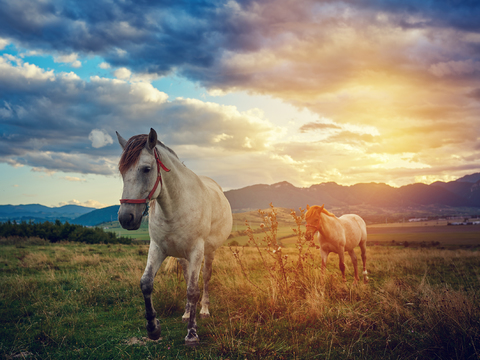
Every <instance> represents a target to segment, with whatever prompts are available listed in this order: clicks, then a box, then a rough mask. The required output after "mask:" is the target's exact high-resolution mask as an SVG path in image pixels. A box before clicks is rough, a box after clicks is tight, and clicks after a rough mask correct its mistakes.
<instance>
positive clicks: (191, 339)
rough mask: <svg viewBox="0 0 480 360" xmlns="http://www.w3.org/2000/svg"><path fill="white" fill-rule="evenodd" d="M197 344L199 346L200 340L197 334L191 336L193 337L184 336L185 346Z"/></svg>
mask: <svg viewBox="0 0 480 360" xmlns="http://www.w3.org/2000/svg"><path fill="white" fill-rule="evenodd" d="M189 336H190V337H189ZM198 344H200V338H199V337H198V335H197V334H193V335H191V334H189V335H187V336H185V345H186V346H197V345H198Z"/></svg>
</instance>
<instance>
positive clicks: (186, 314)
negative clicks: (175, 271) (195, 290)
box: [177, 259, 191, 322]
mask: <svg viewBox="0 0 480 360" xmlns="http://www.w3.org/2000/svg"><path fill="white" fill-rule="evenodd" d="M177 261H178V262H179V263H180V265H181V266H182V270H183V277H184V279H185V284H187V286H188V266H189V263H188V261H187V260H186V259H177ZM190 307H191V304H190V302H189V301H188V298H187V302H186V305H185V312H184V314H183V316H182V322H188V319H190Z"/></svg>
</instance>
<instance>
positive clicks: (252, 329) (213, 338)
mask: <svg viewBox="0 0 480 360" xmlns="http://www.w3.org/2000/svg"><path fill="white" fill-rule="evenodd" d="M282 216H283V215H282V214H279V216H278V218H279V219H282ZM285 221H287V220H285ZM290 223H291V225H290V232H291V233H294V234H295V232H296V231H297V230H294V229H296V228H297V227H296V225H295V222H293V221H292V220H290ZM257 225H260V223H257V224H254V225H251V224H248V226H250V227H251V229H253V230H255V231H252V232H247V235H246V236H247V238H249V237H251V236H253V238H254V239H255V241H256V243H258V244H260V245H261V244H262V241H263V239H265V238H266V237H268V236H271V235H272V234H271V233H269V232H268V231H270V230H268V229H267V230H266V231H265V232H257V231H256V229H257ZM282 225H283V224H282ZM248 226H247V225H245V227H244V228H242V229H241V230H245V229H248ZM237 231H238V230H237ZM453 234H454V233H453ZM297 235H298V234H297ZM300 235H301V234H300ZM390 235H391V234H388V236H390ZM274 236H277V235H275V234H274ZM386 236H387V235H386ZM419 236H420V235H419ZM279 237H280V236H279ZM453 238H454V239H455V242H456V244H457V245H459V242H458V238H457V237H456V235H453ZM232 239H235V237H232ZM232 239H229V241H232ZM299 239H300V236H297V238H296V240H295V239H294V240H291V239H290V240H291V241H292V242H291V243H290V245H289V246H286V247H283V248H282V249H281V252H280V257H279V258H275V256H276V254H278V253H275V254H272V253H271V252H270V253H269V252H268V251H267V250H268V249H269V246H268V245H265V246H259V247H258V248H257V247H256V246H254V244H252V243H251V241H250V243H249V245H250V246H246V247H241V246H239V247H228V246H224V247H222V248H220V249H219V250H218V251H217V255H216V259H215V261H214V269H213V277H212V281H211V285H210V294H211V295H210V301H211V305H210V312H211V314H212V316H211V317H210V318H208V319H199V320H198V334H199V336H200V340H201V343H200V345H199V346H197V347H194V348H191V347H186V346H185V345H184V337H185V335H186V324H184V323H182V322H181V316H182V314H183V308H184V302H185V292H186V285H185V282H184V280H183V277H182V276H181V271H180V269H178V268H177V267H176V266H170V267H168V266H162V269H161V270H160V271H159V273H158V274H157V277H156V279H155V289H154V294H153V298H154V306H155V308H156V310H157V313H158V316H159V319H160V322H161V325H162V337H161V339H160V340H158V341H149V340H147V339H146V330H145V328H144V325H145V324H144V323H145V321H144V318H143V314H144V308H143V297H142V294H141V291H140V288H139V279H140V277H141V275H142V273H143V270H144V266H145V263H146V255H147V251H148V246H147V245H87V244H73V243H61V244H50V243H47V242H41V241H38V240H37V241H35V242H29V241H28V240H27V241H19V242H18V243H17V244H15V245H0V249H1V255H0V274H1V275H0V276H1V277H0V289H1V290H0V321H1V323H0V354H1V356H2V358H5V359H13V358H22V357H24V358H28V359H65V358H73V357H75V358H77V359H122V358H128V359H177V358H187V359H193V358H195V359H245V358H247V359H265V358H269V359H296V358H298V359H316V358H319V359H417V358H426V359H480V346H479V345H478V344H480V299H479V297H480V253H479V251H478V247H470V248H469V249H462V248H459V246H457V247H456V248H454V247H452V248H448V247H446V248H444V249H440V248H438V247H404V246H390V240H388V239H389V238H388V237H385V239H384V240H385V244H384V245H385V246H369V248H368V251H367V255H368V265H367V269H368V271H369V277H370V279H369V282H368V283H367V284H363V283H361V284H359V285H357V286H353V285H352V281H353V269H352V265H351V262H350V258H349V257H348V256H347V257H346V261H347V271H346V273H347V283H343V282H342V281H341V276H340V272H339V270H338V256H336V255H334V254H332V255H330V258H329V262H328V265H327V271H326V274H325V275H322V274H321V271H320V256H319V254H318V250H316V249H315V248H314V247H311V246H310V244H307V243H299V241H300V240H299ZM379 241H381V239H379ZM247 242H248V240H247ZM299 244H300V245H299ZM298 245H299V246H300V248H299V247H298ZM470 245H471V244H470ZM477 245H478V244H477ZM272 255H273V257H272ZM307 255H308V256H307ZM358 255H359V254H358ZM278 259H280V261H281V264H280V263H279V261H278ZM279 264H280V265H279Z"/></svg>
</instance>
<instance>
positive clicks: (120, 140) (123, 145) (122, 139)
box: [115, 131, 127, 149]
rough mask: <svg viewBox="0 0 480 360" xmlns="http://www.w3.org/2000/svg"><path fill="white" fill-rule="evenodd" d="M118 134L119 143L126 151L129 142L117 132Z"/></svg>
mask: <svg viewBox="0 0 480 360" xmlns="http://www.w3.org/2000/svg"><path fill="white" fill-rule="evenodd" d="M115 132H116V133H117V138H118V142H119V143H120V146H121V147H122V149H125V145H127V140H125V139H124V138H123V137H122V136H121V135H120V134H119V133H118V131H115Z"/></svg>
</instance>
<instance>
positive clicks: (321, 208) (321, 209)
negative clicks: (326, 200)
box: [320, 204, 325, 213]
mask: <svg viewBox="0 0 480 360" xmlns="http://www.w3.org/2000/svg"><path fill="white" fill-rule="evenodd" d="M324 208H325V204H323V205H322V206H320V213H322V211H323V209H324Z"/></svg>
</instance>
